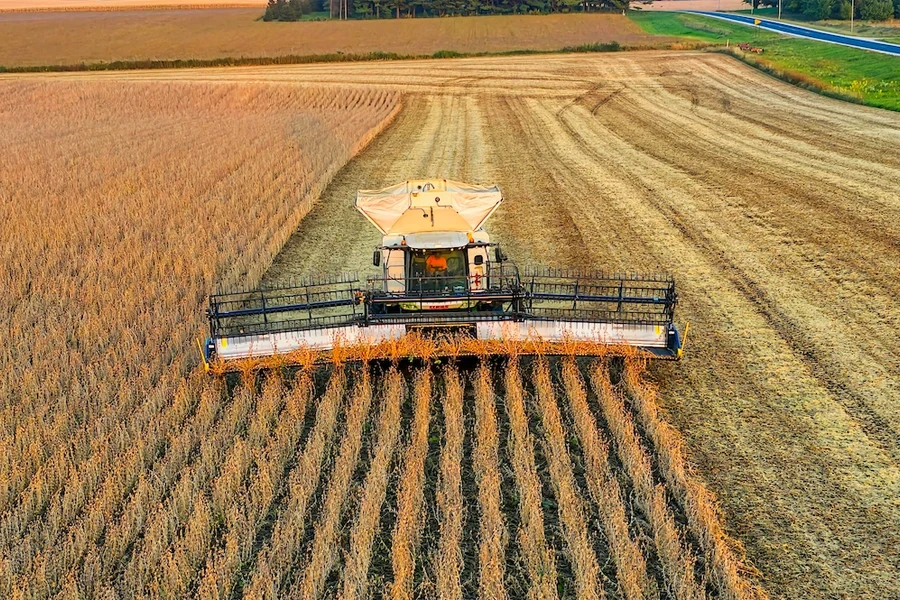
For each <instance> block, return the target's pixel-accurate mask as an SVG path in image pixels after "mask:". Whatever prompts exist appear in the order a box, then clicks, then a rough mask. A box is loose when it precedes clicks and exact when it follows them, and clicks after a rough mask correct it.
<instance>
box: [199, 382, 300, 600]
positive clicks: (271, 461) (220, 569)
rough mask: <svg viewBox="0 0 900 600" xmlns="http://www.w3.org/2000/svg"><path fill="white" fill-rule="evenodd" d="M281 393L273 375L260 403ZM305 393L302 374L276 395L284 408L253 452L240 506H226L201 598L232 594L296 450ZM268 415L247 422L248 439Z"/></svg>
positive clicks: (263, 430)
mask: <svg viewBox="0 0 900 600" xmlns="http://www.w3.org/2000/svg"><path fill="white" fill-rule="evenodd" d="M280 392H282V388H281V379H280V378H279V377H277V376H274V377H270V381H269V382H268V384H267V386H266V388H265V391H264V394H263V398H264V402H265V403H269V402H273V401H274V402H276V403H277V402H278V398H277V397H276V396H275V394H279V393H280ZM310 392H311V382H310V379H309V374H308V373H307V372H301V373H300V374H299V375H298V376H297V378H296V380H295V382H294V383H293V389H292V391H291V392H290V393H285V394H284V397H283V398H282V399H281V401H282V402H283V403H284V409H283V410H281V411H280V413H279V415H278V423H277V426H276V427H275V430H274V432H273V434H272V436H271V438H270V440H269V443H268V444H267V446H266V447H265V449H264V450H262V451H258V452H256V453H255V455H254V462H255V476H254V477H253V479H252V481H251V483H250V485H249V487H248V489H247V490H246V491H245V492H244V493H243V494H241V495H240V496H239V497H238V498H237V500H236V505H237V506H240V507H241V509H240V510H237V509H236V506H234V505H233V506H231V507H230V510H229V511H228V519H227V531H226V533H225V535H224V541H223V542H220V544H219V549H218V550H217V551H216V553H215V554H214V555H213V556H211V557H210V559H209V561H208V562H207V564H206V568H205V570H204V573H203V576H202V579H201V581H200V586H199V591H198V596H199V597H200V598H201V599H209V598H227V597H230V596H231V595H232V593H233V590H234V589H235V586H236V585H237V583H238V577H239V575H240V567H241V565H242V564H244V563H245V562H246V561H247V560H248V559H249V558H250V556H251V554H252V551H253V542H254V540H255V539H256V536H257V535H258V534H259V530H260V527H261V525H262V522H263V519H264V518H265V516H266V514H267V513H268V511H269V510H271V508H272V502H273V501H274V499H275V495H276V492H277V490H278V489H279V488H280V487H281V485H282V482H283V480H284V477H285V467H286V465H287V463H288V461H289V459H290V457H291V456H292V455H293V453H294V452H295V450H296V448H297V444H298V442H299V439H300V434H301V433H302V431H303V422H304V418H305V416H306V407H307V404H308V403H309V398H310ZM268 399H271V400H268ZM267 414H268V417H266V418H264V419H256V420H254V422H253V423H251V425H250V437H251V439H254V438H255V437H259V436H263V435H267V434H266V428H265V421H271V419H273V418H274V416H273V415H274V412H272V411H269V412H268V413H267ZM269 424H270V425H272V424H273V423H271V422H270V423H269Z"/></svg>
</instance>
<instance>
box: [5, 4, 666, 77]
mask: <svg viewBox="0 0 900 600" xmlns="http://www.w3.org/2000/svg"><path fill="white" fill-rule="evenodd" d="M260 15H261V11H260V10H258V9H206V10H177V11H172V10H168V11H165V10H163V11H159V10H157V11H124V12H65V13H8V14H0V65H2V66H6V67H11V66H28V65H60V64H79V63H82V62H86V63H96V62H110V61H114V60H136V59H179V58H181V59H190V58H198V59H211V58H221V57H241V56H246V57H259V56H283V55H306V54H328V53H335V52H344V53H355V52H358V53H368V52H371V51H382V52H395V53H398V54H414V55H431V54H433V53H434V52H437V51H438V50H453V51H457V52H482V51H491V52H493V51H504V50H519V49H532V50H558V49H560V48H563V47H565V46H577V45H580V44H592V43H599V42H610V41H617V42H619V43H620V44H623V45H633V46H639V45H650V44H659V43H665V42H666V38H661V37H654V36H650V35H647V34H645V33H643V32H642V31H641V30H640V28H638V27H637V25H635V24H634V23H633V22H632V21H631V20H630V19H628V18H626V17H623V16H621V15H608V14H606V15H599V14H587V15H545V16H496V17H479V18H477V19H475V18H470V17H451V18H445V19H424V20H423V19H399V20H383V21H375V20H372V21H345V22H334V21H330V22H305V23H264V22H262V21H260V20H257V19H258V18H259V16H260ZM425 31H427V35H426V34H424V33H423V32H425ZM98 32H102V35H98Z"/></svg>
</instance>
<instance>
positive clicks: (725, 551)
mask: <svg viewBox="0 0 900 600" xmlns="http://www.w3.org/2000/svg"><path fill="white" fill-rule="evenodd" d="M643 372H644V366H643V364H641V362H640V361H630V362H628V363H626V366H625V372H624V381H625V384H626V387H627V391H628V396H629V399H630V400H631V405H632V406H633V407H634V414H635V416H636V417H637V420H638V421H639V422H640V424H641V427H642V429H643V430H644V432H645V433H646V434H647V436H648V437H649V438H650V440H651V442H652V443H653V450H654V452H655V454H656V457H657V460H658V461H659V465H660V467H661V470H662V474H663V477H664V478H665V480H666V483H667V485H668V487H669V489H670V490H671V491H672V492H673V494H674V495H675V497H676V498H677V499H678V501H679V503H680V504H681V506H682V509H683V510H684V512H685V514H686V515H687V519H688V523H689V524H690V527H691V530H692V531H693V533H694V535H695V536H696V537H697V539H698V540H699V542H700V546H701V547H702V548H703V552H704V553H705V555H706V565H707V577H709V578H711V579H712V580H713V581H714V582H715V585H716V587H717V589H719V590H720V592H721V594H722V597H724V598H729V599H733V600H742V599H752V598H763V597H765V592H763V590H762V589H760V588H758V587H757V586H755V585H753V584H752V583H751V582H750V581H749V580H748V579H747V578H746V577H745V573H746V574H755V570H753V569H749V570H748V568H747V566H746V564H745V562H744V558H743V548H742V547H741V546H740V543H739V542H738V541H736V540H733V539H731V538H729V537H728V536H727V535H726V534H725V531H724V530H723V528H722V521H721V518H720V514H719V509H718V506H717V505H716V501H715V498H714V497H713V495H712V493H711V492H710V491H709V490H707V489H706V487H705V486H704V485H703V484H702V483H700V482H699V481H698V479H697V477H696V475H694V474H693V473H692V472H691V470H690V467H689V466H688V463H687V460H686V459H685V457H684V442H683V440H682V438H681V434H679V433H678V431H677V430H676V429H675V428H674V427H672V426H671V425H669V423H668V422H666V421H665V420H664V419H663V418H662V417H661V415H660V411H659V405H658V404H657V402H656V390H655V389H654V387H653V386H652V385H649V384H648V383H647V382H645V381H644V380H643V379H642V374H643Z"/></svg>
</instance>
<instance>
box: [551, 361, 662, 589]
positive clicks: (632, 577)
mask: <svg viewBox="0 0 900 600" xmlns="http://www.w3.org/2000/svg"><path fill="white" fill-rule="evenodd" d="M562 375H563V381H564V382H565V388H566V396H567V398H568V400H569V406H570V407H571V409H572V414H573V420H574V424H575V429H576V431H577V432H578V439H579V443H580V444H581V449H582V453H583V454H584V460H585V470H586V479H587V484H588V490H589V492H590V494H591V498H592V499H593V501H594V503H595V504H596V506H597V508H598V509H599V511H600V515H601V520H602V522H603V528H604V531H605V532H606V539H607V543H608V544H609V548H610V552H611V554H612V558H613V561H614V562H615V564H616V582H617V583H618V585H619V588H620V589H621V590H622V595H623V596H624V597H625V598H627V599H629V600H631V599H637V598H658V597H659V591H658V590H657V588H656V582H655V581H654V580H653V579H652V578H651V577H650V576H649V575H648V573H647V563H646V561H645V560H644V555H643V554H641V549H640V547H639V546H638V545H637V543H636V542H635V541H634V540H633V539H632V538H631V535H630V533H629V531H628V517H627V515H626V510H625V504H624V500H623V498H622V490H621V488H620V486H619V483H618V481H617V480H616V478H615V474H614V473H613V472H612V469H611V468H610V465H609V461H608V459H607V456H608V454H609V446H608V444H607V442H606V440H605V439H604V438H603V437H602V436H601V435H600V432H599V431H598V429H597V424H596V421H595V419H594V415H593V414H592V413H591V409H590V406H589V405H588V401H587V391H586V390H585V388H584V380H583V379H582V377H581V372H580V371H579V370H578V367H577V365H576V364H575V359H574V358H572V357H568V358H565V359H563V369H562Z"/></svg>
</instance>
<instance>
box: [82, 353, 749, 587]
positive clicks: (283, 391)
mask: <svg viewBox="0 0 900 600" xmlns="http://www.w3.org/2000/svg"><path fill="white" fill-rule="evenodd" d="M473 362H476V361H475V359H471V358H470V359H466V360H463V361H462V362H460V365H459V368H457V366H456V365H453V364H451V365H449V366H443V365H438V364H434V363H430V364H428V365H427V366H424V367H423V366H421V365H420V366H418V367H413V368H412V370H411V371H410V370H406V375H403V374H402V373H401V372H400V371H399V370H398V365H397V364H396V363H394V364H387V365H386V364H385V363H384V362H381V363H380V366H376V365H375V364H374V363H373V364H366V365H365V366H360V365H359V363H356V364H353V365H350V364H348V365H343V364H340V363H335V364H332V365H329V366H326V367H319V371H318V372H317V373H313V372H312V371H310V370H308V369H304V368H296V369H290V370H286V371H284V372H282V371H269V372H267V373H265V374H249V373H248V374H245V375H243V376H242V377H238V376H235V377H229V378H226V379H224V380H220V379H215V380H210V381H209V382H208V383H207V385H206V386H205V387H202V386H201V387H195V388H192V389H191V391H190V393H193V394H199V395H200V396H201V397H202V398H203V399H204V400H203V401H205V402H217V403H218V404H219V405H220V406H221V407H223V408H224V410H220V413H219V417H218V418H214V419H213V420H212V423H211V424H210V427H211V428H212V429H213V430H219V429H221V430H222V431H223V432H237V436H236V441H235V442H234V443H233V445H232V446H231V448H230V449H228V450H227V451H226V452H224V453H223V454H222V455H220V458H221V459H222V462H221V463H219V464H216V465H212V466H213V467H214V469H215V473H214V475H213V482H212V484H211V486H210V485H209V484H206V486H201V487H200V488H199V489H198V490H197V491H196V492H195V496H194V498H193V499H191V500H190V501H187V502H184V503H182V504H180V505H171V504H168V503H167V504H166V505H162V506H159V507H157V508H155V509H154V511H153V513H154V515H153V517H152V518H154V519H155V518H157V515H160V516H164V518H166V519H168V520H169V521H170V522H171V521H176V522H179V523H183V525H182V526H181V527H177V526H176V527H175V531H174V534H171V535H170V536H169V537H168V538H167V539H163V540H158V539H157V537H155V536H154V535H151V536H150V537H147V538H142V539H138V540H136V542H135V546H134V550H133V552H134V560H133V561H132V562H131V563H130V564H129V568H128V571H127V573H128V575H127V577H126V578H125V579H124V580H113V581H110V582H108V584H109V585H111V586H112V587H113V588H114V589H117V590H118V592H119V593H122V594H125V595H139V594H140V593H142V592H147V591H150V593H151V594H153V595H156V594H162V593H164V594H174V595H178V596H184V595H191V594H195V593H196V594H199V595H200V596H201V597H205V598H213V597H223V596H224V597H229V596H230V597H241V596H243V597H247V598H276V597H290V598H303V599H313V598H330V597H341V598H346V599H349V598H366V597H369V598H377V599H380V598H414V597H421V595H422V594H433V595H434V597H436V598H440V599H455V598H462V597H479V598H504V597H510V598H519V597H528V598H585V599H596V598H603V597H610V598H614V597H623V598H628V599H655V598H678V599H686V598H706V597H711V598H735V599H738V598H741V599H748V600H751V599H754V598H761V597H763V596H762V594H761V592H760V590H758V589H755V588H753V587H752V586H749V585H748V583H747V581H746V580H744V579H743V578H742V577H737V578H734V579H732V580H723V579H721V578H720V577H719V576H718V570H717V567H716V562H715V561H716V560H717V559H716V557H719V558H724V559H725V560H731V561H738V559H739V556H738V555H736V554H735V553H734V552H733V549H732V548H731V547H729V546H728V540H727V539H726V538H725V537H724V535H723V534H722V526H721V523H719V521H718V517H715V518H714V520H713V521H712V522H704V523H702V524H695V523H694V522H692V521H691V519H690V516H689V514H688V512H687V511H688V510H689V509H690V508H689V507H690V505H689V504H688V503H685V502H684V501H683V500H682V497H681V496H680V495H679V494H678V491H679V490H680V488H678V487H674V486H672V485H671V484H670V483H669V482H668V481H667V480H666V479H664V478H663V477H662V476H660V475H659V474H657V473H655V472H651V471H652V469H651V467H650V463H651V461H653V462H654V463H657V462H659V461H662V460H663V458H662V457H663V456H669V457H671V456H674V455H672V454H671V453H673V452H677V445H678V444H679V443H680V438H678V437H677V436H674V437H669V438H666V444H667V445H666V446H656V445H655V444H656V442H657V440H656V439H652V440H651V439H648V438H645V437H644V436H643V434H642V433H641V432H639V431H638V430H637V429H636V427H635V425H634V424H635V423H637V422H640V423H641V424H642V425H643V424H644V423H645V421H646V419H647V418H650V419H654V420H655V421H654V422H656V423H658V424H659V426H660V427H665V426H667V424H666V423H665V421H663V420H661V418H660V416H659V413H658V409H657V408H656V396H655V391H654V389H653V388H652V386H650V384H649V383H647V381H646V380H645V377H644V365H643V364H642V363H641V362H638V361H634V360H632V359H627V360H623V359H576V358H574V357H571V356H569V357H564V358H561V359H547V358H543V357H542V358H538V359H531V358H522V359H519V358H516V357H513V358H503V359H489V358H487V357H484V358H483V359H482V360H481V361H480V364H478V365H476V367H475V368H470V367H471V365H472V364H473ZM626 375H627V376H626ZM610 406H612V407H614V408H613V409H610V408H609V407H610ZM623 431H624V432H625V433H624V434H623V433H622V432H623ZM290 449H292V451H293V454H294V456H293V457H291V456H290V455H289V451H290ZM596 452H602V453H603V455H602V458H601V457H600V456H599V455H596V454H593V453H596ZM666 452H668V453H670V454H664V453H666ZM203 454H204V455H205V453H203ZM634 456H640V457H641V459H640V460H641V461H643V462H642V463H641V465H642V466H641V467H640V468H639V469H637V470H636V469H635V467H634V466H633V464H632V462H630V461H631V460H632V457H634ZM679 460H683V459H681V458H680V456H675V458H674V459H673V460H672V461H670V462H671V463H672V464H673V465H676V467H677V466H680V467H682V468H683V467H684V464H683V463H681V462H678V461H679ZM470 461H471V464H472V465H473V466H472V467H471V472H470V474H466V471H468V470H469V469H468V468H467V467H466V465H467V464H468V463H469V462H470ZM391 464H393V465H394V468H393V471H394V472H393V474H391V469H390V465H391ZM667 464H669V463H667ZM597 465H600V467H599V469H597V468H595V467H596V466H597ZM194 469H195V467H194V465H192V464H186V465H185V466H184V467H183V470H182V473H181V475H182V476H183V477H192V476H193V471H194ZM434 469H439V471H440V473H441V475H440V484H439V485H440V488H441V491H440V492H439V493H437V494H430V493H427V491H426V486H427V485H428V484H427V477H428V473H429V472H432V471H433V470H434ZM641 469H643V470H641ZM512 472H515V473H516V475H515V476H512V475H511V473H512ZM471 473H474V475H475V476H474V480H472V479H471ZM636 473H638V474H639V475H638V477H640V478H644V480H645V481H641V482H639V481H637V479H635V474H636ZM253 474H255V476H253ZM460 474H462V478H461V477H460ZM464 480H465V482H464ZM471 481H474V485H470V484H469V483H468V482H471ZM680 484H681V485H683V486H684V487H685V488H686V489H689V490H691V491H693V490H700V492H698V493H706V492H705V490H704V489H703V487H702V485H701V484H700V483H699V481H698V480H697V479H696V478H695V477H694V476H692V475H688V474H686V475H685V477H684V479H683V480H681V482H680ZM641 486H646V487H649V488H650V489H652V490H654V493H656V494H657V495H658V496H659V497H661V498H663V497H664V498H665V499H664V500H662V501H661V503H660V504H659V505H657V506H655V507H654V508H652V509H649V510H648V508H647V506H646V505H645V504H643V503H642V502H633V501H629V500H628V495H629V494H638V495H640V494H641V492H639V491H637V488H640V487H641ZM204 487H208V488H209V489H211V490H212V494H211V496H208V495H207V494H205V493H204V492H203V489H204ZM603 488H607V490H606V491H605V492H602V493H598V490H601V489H603ZM540 489H543V490H545V491H544V492H543V493H541V492H537V495H535V491H536V490H540ZM622 490H625V491H624V492H623V491H622ZM629 490H635V491H631V492H629ZM517 498H521V499H522V500H521V501H511V502H510V501H508V500H509V499H517ZM607 502H612V503H613V504H612V506H607V505H606V503H607ZM450 507H452V508H453V510H448V508H450ZM676 522H677V523H678V524H676ZM545 524H546V525H545ZM535 525H537V527H535ZM660 527H668V528H670V529H671V531H669V532H668V533H667V534H666V535H669V536H671V539H670V540H669V542H670V543H671V544H673V547H672V548H671V556H670V555H669V554H666V553H660V552H658V551H657V550H656V548H655V547H654V546H653V545H652V543H648V542H647V540H651V539H654V538H655V537H657V536H658V535H659V531H658V530H659V528H660ZM426 532H435V533H434V537H430V536H427V535H424V534H425V533H426ZM610 532H616V537H611V536H610V535H609V534H610ZM151 533H154V532H151ZM705 542H708V543H709V544H711V546H710V547H707V546H706V545H705ZM160 544H162V546H160ZM623 548H628V550H625V551H623ZM716 551H717V552H719V554H715V552H716ZM510 557H523V560H518V559H516V560H509V558H510ZM445 558H448V559H449V560H450V564H449V565H447V564H444V562H443V560H444V559H445ZM672 560H674V561H675V562H674V563H670V561H672ZM150 561H154V562H150ZM136 563H139V564H140V567H139V568H138V567H134V566H133V565H135V564H136ZM684 564H688V565H690V567H691V568H690V569H689V570H688V571H685V570H684V569H683V565H684ZM735 564H739V563H737V562H736V563H735ZM154 565H155V566H154ZM465 573H471V574H472V575H471V577H464V576H463V575H464V574H465ZM548 576H549V577H551V579H550V581H548V579H547V578H548ZM98 583H99V582H98ZM548 583H549V585H548ZM687 589H691V590H693V591H691V592H687V591H685V590H687Z"/></svg>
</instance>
